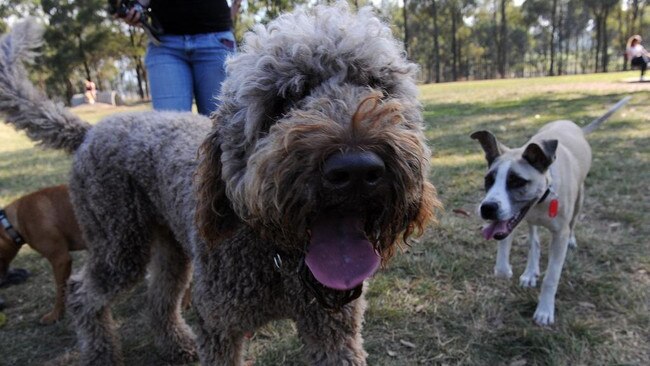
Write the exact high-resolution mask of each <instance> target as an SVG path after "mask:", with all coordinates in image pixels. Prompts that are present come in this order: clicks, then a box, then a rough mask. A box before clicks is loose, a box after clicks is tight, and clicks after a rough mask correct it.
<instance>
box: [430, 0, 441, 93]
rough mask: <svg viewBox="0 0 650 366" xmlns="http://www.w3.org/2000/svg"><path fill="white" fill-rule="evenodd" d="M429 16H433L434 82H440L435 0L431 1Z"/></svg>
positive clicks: (438, 35)
mask: <svg viewBox="0 0 650 366" xmlns="http://www.w3.org/2000/svg"><path fill="white" fill-rule="evenodd" d="M431 4H432V5H431V16H432V17H433V54H434V75H435V79H436V83H439V82H440V28H439V27H438V6H437V4H436V0H433V1H432V2H431Z"/></svg>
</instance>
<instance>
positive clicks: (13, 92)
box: [0, 19, 90, 152]
mask: <svg viewBox="0 0 650 366" xmlns="http://www.w3.org/2000/svg"><path fill="white" fill-rule="evenodd" d="M42 36H43V27H42V26H40V25H39V24H38V23H36V21H35V20H33V19H27V20H25V21H23V22H21V23H19V24H16V25H15V26H14V27H13V29H12V30H11V32H9V33H7V34H4V35H2V37H1V38H0V114H1V115H2V116H3V117H4V121H5V122H6V123H8V124H11V125H13V126H14V127H15V128H16V129H18V130H25V132H26V133H27V136H29V138H30V139H32V140H34V141H37V142H39V144H40V145H43V146H46V147H49V148H53V149H62V150H66V151H68V152H73V151H75V150H76V149H77V148H78V147H79V145H81V143H82V142H83V140H84V137H85V135H86V132H88V130H89V129H90V124H88V123H87V122H84V121H82V120H81V119H79V118H78V117H77V116H75V115H74V114H72V113H70V112H69V111H68V110H67V109H66V108H65V107H64V106H63V105H61V104H55V103H54V102H52V101H51V100H49V99H47V97H45V96H44V95H43V94H42V93H40V92H39V91H38V90H37V89H36V88H35V87H34V85H32V83H31V82H30V81H29V79H28V78H27V73H26V71H25V68H24V66H23V63H24V62H32V61H33V59H34V56H35V55H36V52H35V51H34V49H35V48H36V47H38V46H40V45H41V44H42Z"/></svg>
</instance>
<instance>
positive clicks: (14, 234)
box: [0, 208, 25, 247]
mask: <svg viewBox="0 0 650 366" xmlns="http://www.w3.org/2000/svg"><path fill="white" fill-rule="evenodd" d="M0 224H2V227H3V228H4V229H5V231H6V232H7V234H9V237H11V240H13V241H14V244H16V245H17V246H19V247H20V246H22V245H23V244H25V239H24V238H23V237H22V236H21V235H20V233H19V232H18V230H16V229H15V228H14V227H13V226H12V225H11V222H9V218H8V217H7V213H6V212H5V210H3V209H1V208H0Z"/></svg>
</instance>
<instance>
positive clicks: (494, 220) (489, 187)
mask: <svg viewBox="0 0 650 366" xmlns="http://www.w3.org/2000/svg"><path fill="white" fill-rule="evenodd" d="M472 138H474V139H476V140H479V142H480V143H481V146H482V147H483V149H484V150H485V157H486V160H487V162H488V171H487V173H486V174H485V192H486V194H485V198H484V199H483V200H482V201H481V204H480V205H479V212H480V215H481V217H482V218H483V219H484V220H487V221H489V222H490V224H489V225H488V226H487V227H486V228H485V229H484V230H483V236H484V237H485V239H486V240H488V239H492V238H494V239H496V240H503V239H505V238H506V237H507V236H508V235H510V233H512V231H513V230H514V229H515V227H516V226H517V225H518V224H519V223H520V222H521V220H522V219H523V218H524V217H525V216H526V213H528V210H529V209H530V208H531V207H532V206H533V205H535V204H536V203H537V202H538V200H539V199H540V198H541V197H542V196H543V195H544V193H545V191H546V190H547V189H548V186H549V179H548V167H549V166H550V164H551V163H552V162H553V160H554V159H555V149H556V148H557V140H552V141H543V142H542V143H541V145H538V144H536V143H531V144H528V145H527V146H525V147H522V148H518V149H508V148H507V147H506V146H505V145H503V144H500V143H499V142H498V141H497V140H496V138H495V137H494V136H493V135H492V134H491V133H489V132H487V131H480V132H476V133H474V134H472Z"/></svg>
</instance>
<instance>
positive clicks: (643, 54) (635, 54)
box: [625, 34, 650, 81]
mask: <svg viewBox="0 0 650 366" xmlns="http://www.w3.org/2000/svg"><path fill="white" fill-rule="evenodd" d="M641 41H643V39H642V38H641V36H640V35H638V34H635V35H633V36H632V37H630V39H628V40H627V49H626V51H625V52H626V53H627V58H628V60H630V65H632V66H638V67H639V68H640V69H641V81H643V75H645V71H646V69H647V68H648V63H649V62H650V53H648V51H647V50H646V49H645V48H644V47H643V46H642V45H641Z"/></svg>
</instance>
